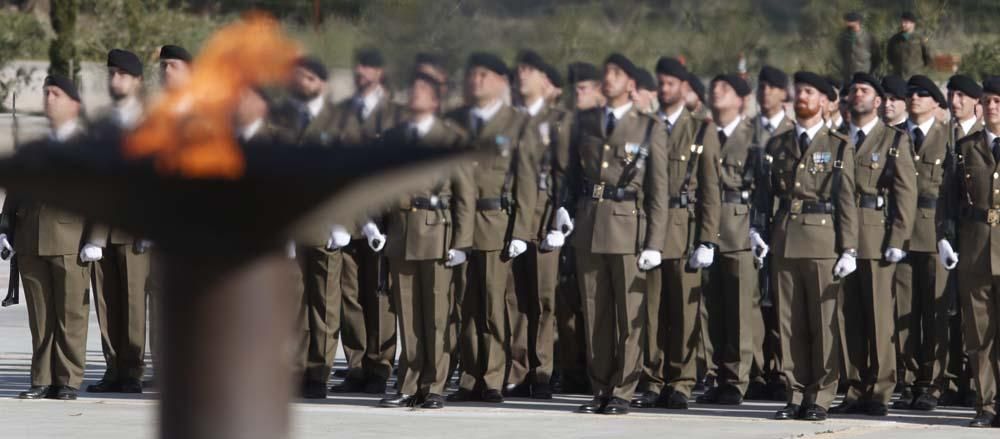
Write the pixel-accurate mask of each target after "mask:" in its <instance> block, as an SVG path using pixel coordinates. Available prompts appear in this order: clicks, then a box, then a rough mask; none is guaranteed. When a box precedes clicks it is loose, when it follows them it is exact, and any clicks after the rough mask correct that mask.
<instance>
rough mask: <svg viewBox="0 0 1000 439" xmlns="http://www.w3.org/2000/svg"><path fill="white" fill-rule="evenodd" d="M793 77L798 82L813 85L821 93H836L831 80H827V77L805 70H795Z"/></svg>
mask: <svg viewBox="0 0 1000 439" xmlns="http://www.w3.org/2000/svg"><path fill="white" fill-rule="evenodd" d="M793 79H794V81H795V83H796V84H805V85H808V86H811V87H813V88H815V89H816V90H819V92H820V93H823V94H824V95H826V96H827V97H830V96H831V95H835V94H836V92H835V91H834V90H833V87H832V86H831V85H830V81H827V80H826V78H824V77H822V76H820V75H818V74H816V73H813V72H804V71H803V72H795V75H794V76H793Z"/></svg>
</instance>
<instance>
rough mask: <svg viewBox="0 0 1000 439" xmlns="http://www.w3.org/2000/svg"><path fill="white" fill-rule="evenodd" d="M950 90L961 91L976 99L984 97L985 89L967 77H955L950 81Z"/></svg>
mask: <svg viewBox="0 0 1000 439" xmlns="http://www.w3.org/2000/svg"><path fill="white" fill-rule="evenodd" d="M948 90H952V91H960V92H962V93H965V95H966V96H968V97H970V98H974V99H979V98H981V97H983V88H982V87H980V86H979V84H977V83H976V81H974V80H973V79H972V78H970V77H968V76H965V75H955V76H952V77H951V79H949V80H948Z"/></svg>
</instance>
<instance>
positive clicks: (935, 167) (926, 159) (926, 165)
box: [917, 155, 944, 183]
mask: <svg viewBox="0 0 1000 439" xmlns="http://www.w3.org/2000/svg"><path fill="white" fill-rule="evenodd" d="M942 163H944V160H943V159H942V158H940V157H933V156H930V155H925V156H923V157H920V161H918V162H917V167H918V169H917V171H918V172H919V173H920V175H919V176H918V180H919V177H926V178H930V179H931V181H932V182H936V183H940V182H941V178H942V176H943V174H944V166H942Z"/></svg>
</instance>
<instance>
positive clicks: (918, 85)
mask: <svg viewBox="0 0 1000 439" xmlns="http://www.w3.org/2000/svg"><path fill="white" fill-rule="evenodd" d="M906 86H907V92H906V95H907V96H906V97H910V95H911V94H912V92H911V90H927V91H928V92H929V93H930V94H931V97H932V98H934V100H935V101H937V103H938V105H940V106H941V108H947V107H948V101H947V100H945V98H944V95H943V94H941V89H939V88H938V86H937V84H935V83H934V81H931V78H928V77H926V76H924V75H913V76H912V77H911V78H910V80H909V81H907V82H906Z"/></svg>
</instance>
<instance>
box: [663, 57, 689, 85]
mask: <svg viewBox="0 0 1000 439" xmlns="http://www.w3.org/2000/svg"><path fill="white" fill-rule="evenodd" d="M656 74H657V75H667V76H673V77H675V78H679V79H681V80H684V79H685V78H687V77H688V70H687V67H684V64H681V62H680V61H678V60H677V59H676V58H668V57H665V56H664V57H661V58H660V59H659V61H656Z"/></svg>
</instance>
